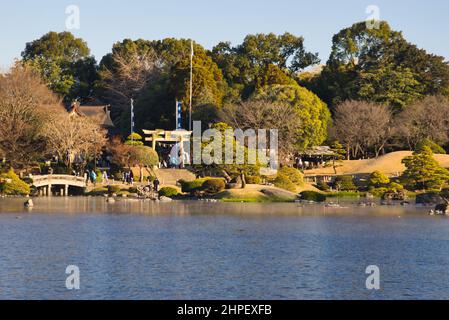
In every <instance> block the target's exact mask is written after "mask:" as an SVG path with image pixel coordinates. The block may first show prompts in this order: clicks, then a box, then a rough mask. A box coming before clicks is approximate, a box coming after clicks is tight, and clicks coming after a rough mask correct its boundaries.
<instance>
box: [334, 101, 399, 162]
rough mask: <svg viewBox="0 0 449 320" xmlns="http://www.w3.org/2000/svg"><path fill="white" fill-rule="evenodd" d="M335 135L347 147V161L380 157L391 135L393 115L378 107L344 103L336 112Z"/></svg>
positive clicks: (360, 102)
mask: <svg viewBox="0 0 449 320" xmlns="http://www.w3.org/2000/svg"><path fill="white" fill-rule="evenodd" d="M333 135H334V137H335V138H336V139H337V140H338V141H340V142H341V143H342V144H343V145H345V147H346V151H347V156H348V159H349V158H350V156H351V155H352V157H354V158H357V157H358V156H359V155H362V156H365V157H367V156H369V155H370V154H373V155H375V156H376V157H378V156H379V154H380V153H381V152H382V150H383V149H384V147H385V144H386V143H387V141H388V139H390V137H391V135H392V113H391V111H390V110H389V108H388V107H387V106H385V105H381V104H377V103H370V102H363V101H346V102H343V103H342V104H340V105H339V106H337V108H336V110H335V121H334V126H333Z"/></svg>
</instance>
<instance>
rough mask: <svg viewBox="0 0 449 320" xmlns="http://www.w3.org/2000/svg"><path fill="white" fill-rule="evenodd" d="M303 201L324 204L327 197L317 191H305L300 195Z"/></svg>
mask: <svg viewBox="0 0 449 320" xmlns="http://www.w3.org/2000/svg"><path fill="white" fill-rule="evenodd" d="M299 196H300V198H301V200H305V201H314V202H324V201H326V196H325V195H324V194H322V193H319V192H315V191H303V192H301V193H300V194H299Z"/></svg>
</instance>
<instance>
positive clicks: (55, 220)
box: [0, 198, 449, 299]
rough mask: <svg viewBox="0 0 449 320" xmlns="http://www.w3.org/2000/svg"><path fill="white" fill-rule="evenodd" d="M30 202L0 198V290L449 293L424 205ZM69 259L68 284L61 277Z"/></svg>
mask: <svg viewBox="0 0 449 320" xmlns="http://www.w3.org/2000/svg"><path fill="white" fill-rule="evenodd" d="M34 202H35V207H34V208H33V210H32V211H29V210H27V209H25V208H23V200H22V199H0V212H1V214H0V243H1V246H2V249H1V250H0V298H7V299H17V298H19V299H20V298H31V299H105V298H110V299H220V298H221V299H249V298H251V299H312V298H317V299H330V298H334V299H335V298H336V299H386V298H388V299H410V298H426V299H429V298H446V299H447V298H449V290H448V289H449V274H448V273H447V271H446V266H447V265H448V262H449V261H448V260H449V256H448V254H447V248H448V244H449V232H448V231H449V220H448V219H446V218H441V217H429V216H427V215H426V214H425V212H426V209H425V208H424V209H421V208H415V207H413V206H412V207H400V206H395V207H374V208H371V207H369V208H359V207H356V206H348V208H346V209H333V208H324V207H323V206H306V207H303V208H301V207H299V206H298V205H297V204H221V203H205V202H173V203H158V204H157V203H153V202H143V201H138V200H131V199H128V200H125V199H120V200H119V201H117V202H116V203H107V202H106V201H105V199H103V198H54V199H51V200H49V199H36V200H35V201H34ZM69 264H74V265H77V266H79V267H80V270H81V290H80V291H77V292H73V291H68V290H66V289H65V277H66V275H65V268H66V266H67V265H69ZM371 264H375V265H378V266H379V267H380V269H381V286H382V289H381V290H380V291H377V292H372V291H367V290H366V289H365V280H366V275H365V268H366V267H367V266H368V265H371Z"/></svg>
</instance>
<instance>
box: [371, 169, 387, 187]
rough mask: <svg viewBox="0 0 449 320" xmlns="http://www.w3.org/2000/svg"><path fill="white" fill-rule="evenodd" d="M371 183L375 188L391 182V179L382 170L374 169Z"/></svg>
mask: <svg viewBox="0 0 449 320" xmlns="http://www.w3.org/2000/svg"><path fill="white" fill-rule="evenodd" d="M368 182H369V185H370V186H373V187H375V188H379V187H382V186H384V185H387V184H389V183H390V179H389V178H388V177H387V176H386V175H385V174H384V173H382V172H380V171H374V172H373V173H371V175H370V177H369V181H368Z"/></svg>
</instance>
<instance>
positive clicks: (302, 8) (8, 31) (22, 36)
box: [0, 0, 449, 69]
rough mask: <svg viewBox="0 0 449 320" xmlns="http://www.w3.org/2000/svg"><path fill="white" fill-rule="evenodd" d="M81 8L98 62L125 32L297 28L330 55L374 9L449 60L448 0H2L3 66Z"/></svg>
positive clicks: (235, 38)
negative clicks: (343, 32) (344, 33)
mask: <svg viewBox="0 0 449 320" xmlns="http://www.w3.org/2000/svg"><path fill="white" fill-rule="evenodd" d="M69 5H77V6H78V7H79V9H80V29H79V30H70V31H72V32H73V33H74V34H75V35H76V36H78V37H82V38H83V39H84V40H86V41H87V42H88V45H89V47H90V48H91V50H92V54H93V55H95V57H96V58H97V60H100V59H101V57H102V56H103V55H104V54H106V53H107V52H109V51H110V49H111V47H112V44H113V43H114V42H117V41H120V40H122V39H124V38H131V39H137V38H144V39H150V40H153V39H162V38H165V37H177V38H180V37H183V38H193V39H194V40H196V41H197V42H199V43H200V44H202V45H203V46H205V47H206V48H212V47H213V46H214V45H215V44H216V43H218V42H219V41H231V42H232V43H233V44H237V43H240V42H241V41H242V39H243V38H244V37H245V35H247V34H250V33H268V32H274V33H278V34H280V33H284V32H285V31H288V32H291V33H293V34H295V35H302V36H304V38H305V44H306V48H307V49H308V50H310V51H313V52H319V54H320V57H321V59H322V62H325V61H326V60H327V58H328V56H329V52H330V47H331V40H332V35H333V34H335V33H337V32H338V31H339V30H340V29H342V28H344V27H347V26H350V25H351V24H352V23H354V22H356V21H363V20H365V19H366V18H367V17H368V16H369V15H368V14H367V13H366V8H367V6H369V5H376V6H377V7H379V9H380V18H381V19H382V20H387V21H388V22H389V23H390V24H391V25H392V27H393V28H394V29H396V30H401V31H403V33H404V35H405V37H406V38H407V39H408V40H409V41H411V42H412V43H415V44H417V45H418V46H419V47H421V48H425V49H426V50H428V51H429V52H432V53H435V54H438V55H442V56H445V57H446V58H447V59H449V1H448V0H427V1H424V0H338V1H335V0H307V1H302V0H221V1H215V0H190V1H188V0H158V1H156V0H146V1H144V0H122V1H119V0H108V1H106V0H69V1H67V0H39V1H29V0H2V1H1V3H0V68H3V69H4V68H6V67H8V66H9V65H11V63H12V61H13V59H14V58H18V57H20V53H21V51H22V50H23V48H24V47H25V43H26V42H29V41H32V40H34V39H37V38H39V37H40V36H42V35H43V34H44V33H46V32H48V31H58V32H60V31H64V30H66V19H67V17H68V15H67V14H66V12H65V11H66V7H67V6H69Z"/></svg>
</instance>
